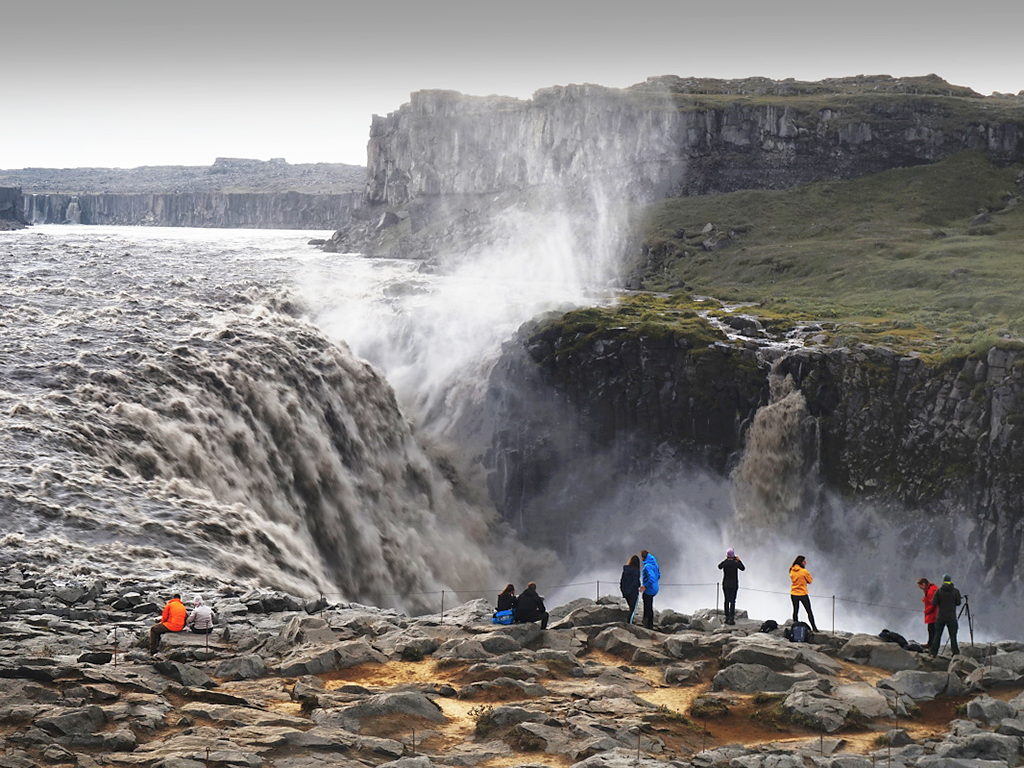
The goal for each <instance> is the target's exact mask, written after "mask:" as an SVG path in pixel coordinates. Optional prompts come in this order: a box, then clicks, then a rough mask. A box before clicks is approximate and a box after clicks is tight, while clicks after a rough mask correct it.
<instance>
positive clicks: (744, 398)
mask: <svg viewBox="0 0 1024 768" xmlns="http://www.w3.org/2000/svg"><path fill="white" fill-rule="evenodd" d="M749 346H750V345H748V344H741V343H739V342H736V343H734V344H726V343H720V342H719V343H715V344H712V345H711V346H707V345H706V343H705V344H703V345H701V344H687V343H686V341H685V340H684V339H675V340H671V341H667V340H666V339H665V338H664V337H663V336H659V335H657V334H654V333H651V334H647V335H644V334H640V335H636V334H633V333H630V332H627V331H626V330H625V329H621V328H609V329H607V330H606V331H605V332H603V333H596V334H591V335H589V336H588V337H587V340H586V342H585V343H581V342H580V340H579V338H578V334H577V333H575V332H574V331H572V330H571V329H569V330H568V331H566V332H565V333H562V332H561V331H560V330H559V325H558V323H554V324H550V325H547V326H545V327H544V328H543V329H542V330H541V331H537V330H536V329H535V328H534V329H531V328H527V329H524V331H523V332H522V334H521V335H520V337H519V338H517V339H516V340H515V341H513V342H511V343H509V344H508V345H507V346H506V351H505V356H504V358H503V360H502V361H501V362H500V363H499V365H497V366H496V368H495V370H494V373H493V376H492V386H491V387H490V392H491V397H492V401H491V405H492V412H493V414H494V419H495V428H494V435H495V438H494V443H493V450H492V452H491V453H489V454H488V455H487V456H486V457H484V461H485V463H486V464H487V467H488V469H489V471H490V473H491V474H490V478H491V481H490V490H491V494H492V497H493V498H494V500H495V502H496V504H497V505H498V507H499V508H500V509H501V510H502V511H503V514H504V515H505V516H506V519H508V520H510V521H517V520H521V519H522V518H523V516H524V515H525V516H526V517H527V519H528V520H531V521H537V520H544V519H546V518H548V517H552V516H558V515H565V514H567V513H566V507H565V505H566V503H567V502H566V501H565V496H566V494H564V493H561V492H559V491H558V488H559V487H560V486H559V484H560V483H570V484H571V487H572V488H573V491H572V492H571V493H569V494H568V495H569V496H570V497H572V498H578V497H580V496H581V494H585V491H586V488H587V487H588V485H590V484H591V483H592V484H594V485H595V487H602V486H601V483H600V475H599V474H598V475H596V476H595V477H594V478H592V481H591V479H588V480H587V481H586V482H583V481H581V478H584V477H587V478H589V477H590V476H589V475H588V474H587V472H588V467H590V466H591V465H594V464H595V463H596V461H597V457H604V458H606V457H609V456H611V457H614V458H613V460H612V461H611V462H610V464H601V466H614V467H616V471H634V472H638V473H639V475H640V476H643V475H644V473H645V472H650V471H651V468H652V467H653V466H655V465H656V464H657V462H658V461H661V460H663V459H664V458H665V457H666V456H673V457H675V458H676V459H682V460H684V461H685V460H687V459H688V460H690V461H692V462H694V463H697V464H700V465H701V466H704V467H710V468H711V469H712V470H714V471H716V472H718V473H720V474H721V475H722V476H723V478H724V476H726V475H727V474H728V473H729V472H730V471H731V470H732V468H733V467H735V466H736V464H737V462H738V459H739V456H740V452H741V451H742V450H743V448H744V446H745V443H746V440H747V437H748V431H749V428H750V426H751V424H753V422H754V417H755V415H756V414H757V412H758V411H759V409H761V408H763V407H764V406H766V405H767V404H768V402H769V389H770V388H769V378H770V377H771V376H776V377H789V378H790V379H791V380H792V386H793V387H795V391H796V392H797V393H798V394H799V396H800V397H802V399H803V401H804V403H805V405H804V406H803V408H804V415H803V416H802V417H801V419H800V420H798V421H797V422H794V423H793V424H792V425H791V426H792V429H794V430H797V431H798V432H799V433H800V434H799V435H798V436H797V438H796V439H797V441H798V442H801V441H802V442H804V443H805V446H804V450H805V452H806V454H807V461H806V464H805V469H807V471H811V470H812V469H813V471H814V472H815V473H816V475H815V477H814V478H813V480H814V483H813V485H814V487H815V488H820V489H821V491H823V492H830V493H833V494H836V495H838V496H840V497H843V498H845V499H847V500H849V503H851V504H855V505H856V504H859V505H873V506H874V507H875V508H877V509H890V510H891V511H892V514H894V515H898V514H901V513H911V512H914V511H920V512H923V513H926V514H927V516H928V519H929V520H931V521H932V523H933V525H930V526H929V528H934V529H935V530H936V531H941V530H947V529H948V530H949V533H948V534H947V536H948V535H953V534H952V530H953V529H952V528H950V527H949V526H952V525H962V526H963V528H962V530H964V531H967V532H968V533H967V534H966V535H967V538H966V539H965V540H963V541H961V542H959V543H960V545H962V546H964V547H966V548H967V549H966V551H970V552H973V553H975V554H976V555H977V556H976V557H972V558H970V559H969V561H967V562H964V563H963V564H962V566H961V567H962V568H964V569H967V568H971V569H972V574H973V578H974V579H976V581H975V583H978V582H979V581H980V583H981V584H983V585H984V587H985V589H986V590H987V591H988V592H989V595H990V596H991V595H992V594H998V593H999V592H1001V591H1002V590H1004V589H1011V590H1012V589H1019V588H1020V586H1021V579H1022V577H1021V575H1020V572H1019V569H1018V567H1017V564H1018V563H1019V562H1020V560H1021V558H1022V557H1024V550H1022V548H1024V524H1022V521H1024V501H1022V499H1024V470H1022V468H1024V424H1022V423H1021V415H1020V414H1021V413H1022V412H1024V351H1022V350H1020V349H1016V348H1010V349H1003V348H999V347H994V348H992V349H990V350H988V351H987V352H986V353H984V354H974V355H970V356H968V357H965V358H960V359H956V360H950V361H948V362H945V363H926V362H925V361H924V360H923V359H922V358H920V357H916V356H903V355H899V354H897V353H894V352H892V351H890V350H888V349H885V348H881V347H868V346H862V347H859V348H856V349H846V348H810V347H809V348H801V349H798V350H795V351H790V352H788V353H784V354H783V355H782V357H781V359H779V360H778V361H777V362H776V363H775V365H774V367H773V366H772V365H771V364H770V363H769V361H768V360H767V359H765V360H759V358H758V356H757V353H756V352H755V351H754V350H752V349H750V348H749ZM573 478H575V480H573ZM781 480H782V479H781V478H780V479H779V481H780V482H781ZM596 493H600V491H596ZM814 501H815V500H814V499H805V502H806V503H804V504H803V505H800V507H801V509H802V510H804V511H805V513H806V514H809V512H806V510H808V504H813V503H814ZM581 503H582V506H581V508H582V509H585V507H586V502H585V501H584V502H581ZM812 517H813V516H812ZM936 535H938V534H936ZM940 538H941V537H940Z"/></svg>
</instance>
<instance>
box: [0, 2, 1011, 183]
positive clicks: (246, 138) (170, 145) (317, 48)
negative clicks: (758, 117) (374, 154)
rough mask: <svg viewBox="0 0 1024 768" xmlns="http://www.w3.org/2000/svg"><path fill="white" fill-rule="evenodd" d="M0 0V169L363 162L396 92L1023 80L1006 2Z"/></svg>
mask: <svg viewBox="0 0 1024 768" xmlns="http://www.w3.org/2000/svg"><path fill="white" fill-rule="evenodd" d="M40 9H41V6H33V5H31V4H28V3H20V4H17V5H14V6H12V7H10V8H6V9H5V10H4V11H3V12H2V18H3V22H4V23H3V26H2V27H0V40H2V43H3V44H2V50H4V52H5V54H6V55H5V56H4V59H5V61H6V63H7V65H8V72H9V73H13V76H12V77H11V78H10V80H9V81H8V87H7V88H6V89H5V95H4V103H3V109H2V114H3V141H2V142H0V168H2V169H6V170H14V169H20V168H28V167H40V168H73V167H119V168H133V167H138V166H143V165H193V166H194V165H200V166H204V165H210V164H212V163H213V162H214V160H215V159H216V158H217V157H246V158H255V159H261V160H269V159H271V158H277V157H279V158H284V159H285V160H287V161H288V162H289V163H313V162H332V163H349V164H353V165H365V164H366V143H367V139H368V137H369V128H370V122H371V118H372V116H373V115H374V114H377V115H385V114H388V113H389V112H393V111H395V110H396V109H398V108H399V107H400V106H401V105H402V104H404V103H406V102H407V101H408V100H409V95H410V94H411V93H412V92H414V91H419V90H428V89H446V90H455V91H460V92H462V93H467V94H474V95H488V94H500V95H504V96H513V97H517V98H522V99H528V98H530V97H531V96H532V94H533V93H535V92H536V91H537V90H539V89H541V88H546V87H549V86H554V85H566V84H570V83H596V84H600V85H605V86H610V87H626V86H629V85H632V84H634V83H639V82H643V81H644V80H646V79H647V78H648V77H656V76H659V75H679V76H681V77H706V78H721V79H733V78H742V77H752V76H763V77H769V78H773V79H785V78H789V77H792V78H795V79H797V80H811V81H813V80H821V79H824V78H829V77H847V76H854V75H858V74H867V75H879V74H887V75H892V76H894V77H910V76H921V75H927V74H933V73H934V74H937V75H939V76H940V77H942V78H944V79H945V80H947V81H949V82H950V83H953V84H955V85H961V86H967V87H970V88H972V89H974V90H975V91H977V92H979V93H981V94H989V93H992V92H1000V93H1014V94H1016V93H1018V92H1019V91H1021V90H1024V70H1022V69H1021V68H1020V67H1019V66H1016V63H1017V59H1018V58H1019V53H1018V51H1019V40H1018V39H1017V38H1018V36H1019V30H1020V29H1021V28H1024V4H1022V3H1019V2H1007V1H999V0H997V2H996V3H995V4H994V5H993V4H991V3H990V4H988V5H987V6H986V8H985V18H984V21H983V22H982V21H981V20H978V22H977V23H979V24H981V23H983V24H984V33H983V34H982V33H980V31H979V32H972V30H971V29H970V24H971V20H970V19H966V18H965V14H964V11H963V10H957V9H953V8H949V7H947V6H941V5H935V4H927V5H926V4H924V3H921V2H919V1H917V0H889V2H884V3H883V2H879V0H865V2H863V3H860V4H859V5H857V6H856V7H855V8H854V9H853V10H850V9H851V6H848V5H844V6H840V5H839V4H819V5H817V6H808V5H807V4H805V3H797V2H795V0H781V2H779V3H775V4H773V5H771V6H766V5H764V4H763V3H756V4H755V3H754V2H751V0H733V2H731V3H729V4H728V5H727V6H725V5H721V4H718V5H713V6H709V7H705V6H704V5H698V4H696V3H679V2H675V1H672V0H637V2H634V3H630V4H628V5H620V6H605V5H603V4H596V3H593V2H584V1H583V0H562V1H556V2H548V3H542V2H539V1H538V0H524V1H523V2H519V3H516V4H514V5H511V4H501V5H499V4H486V3H472V2H468V0H439V1H436V2H432V3H413V2H392V3H389V4H387V5H383V4H378V3H374V4H371V3H367V2H352V1H351V0H292V2H288V3H271V2H267V0H203V1H202V2H200V1H199V0H181V1H180V2H177V3H173V4H171V3H155V2H137V0H95V2H93V3H89V4H85V3H82V4H75V5H68V4H61V5H60V6H58V7H56V8H54V7H52V6H47V10H46V11H45V13H44V12H43V11H41V10H40Z"/></svg>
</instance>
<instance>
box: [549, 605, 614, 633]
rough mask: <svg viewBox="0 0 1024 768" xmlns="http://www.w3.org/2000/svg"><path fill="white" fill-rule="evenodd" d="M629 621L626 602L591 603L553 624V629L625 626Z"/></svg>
mask: <svg viewBox="0 0 1024 768" xmlns="http://www.w3.org/2000/svg"><path fill="white" fill-rule="evenodd" d="M588 602H589V601H588ZM628 619H629V611H627V610H626V604H625V602H622V603H620V604H618V605H602V604H600V603H591V604H588V605H582V606H580V607H578V608H576V609H575V610H573V611H572V612H571V613H569V614H567V615H566V616H565V618H563V619H561V620H559V621H558V622H557V623H552V624H551V628H552V629H564V628H566V627H586V626H592V625H594V624H616V623H623V624H624V623H625V622H626V621H627V620H628Z"/></svg>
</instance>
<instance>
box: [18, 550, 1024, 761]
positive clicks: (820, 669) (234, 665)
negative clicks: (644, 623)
mask: <svg viewBox="0 0 1024 768" xmlns="http://www.w3.org/2000/svg"><path fill="white" fill-rule="evenodd" d="M197 587H198V585H194V584H167V585H166V589H165V590H163V589H162V590H160V591H159V593H147V594H144V593H141V592H139V591H138V582H133V583H128V582H123V583H122V582H120V581H114V580H111V581H109V582H100V581H97V582H93V583H86V584H83V583H80V582H76V581H74V580H69V579H60V578H57V577H55V576H54V575H53V574H48V573H42V572H33V569H32V568H31V567H24V566H23V567H20V568H12V569H10V570H9V572H8V573H7V575H6V578H4V577H2V576H0V766H3V767H4V768H10V767H18V766H35V765H42V764H50V765H69V766H71V765H74V766H145V767H147V768H149V767H152V768H174V767H177V768H190V767H192V766H210V765H216V766H236V765H237V766H289V767H292V768H300V767H305V766H338V765H344V766H356V765H362V766H377V765H383V764H390V765H393V766H395V767H396V768H398V767H399V766H402V767H407V768H428V767H429V766H432V765H451V766H476V765H495V764H498V763H496V761H500V765H524V766H525V765H557V766H569V765H578V766H619V765H621V766H623V767H624V768H625V766H627V765H628V766H635V765H637V764H641V763H642V764H653V763H659V764H661V763H669V764H673V765H678V766H703V767H706V768H711V767H712V766H723V767H724V766H729V768H745V767H747V766H749V767H750V768H755V767H760V766H769V765H770V766H773V767H774V766H779V767H782V766H801V767H802V768H803V767H806V766H809V765H815V766H821V767H822V768H856V767H859V766H868V765H871V764H873V763H877V761H878V760H879V759H888V760H892V761H893V763H892V764H896V765H901V766H921V767H922V768H923V767H925V766H954V765H955V766H960V765H969V766H988V765H991V766H995V765H1010V766H1013V765H1018V764H1020V763H1021V762H1022V761H1024V694H1022V693H1021V691H1022V690H1024V685H1022V684H1021V683H1020V681H1019V680H1018V679H1017V678H1016V670H1018V669H1019V668H1020V664H1021V662H1020V657H1021V654H1020V651H1019V650H1018V646H1017V644H1007V643H998V644H991V645H988V644H986V645H977V646H973V647H969V648H965V651H969V655H968V653H967V652H965V654H964V655H963V656H960V657H955V658H952V659H950V658H949V657H944V656H940V657H939V658H938V659H932V658H931V657H930V656H927V655H925V654H917V653H910V654H908V655H909V656H910V657H911V659H912V661H913V664H912V665H911V664H909V662H908V663H906V664H904V665H903V666H904V667H910V666H912V667H913V668H903V669H899V670H897V671H892V670H891V669H889V668H888V667H891V666H894V665H892V664H888V665H886V664H881V665H871V664H869V662H870V661H871V660H872V659H874V660H875V661H876V662H877V661H879V660H881V661H883V662H888V661H890V659H889V657H886V656H884V655H880V654H878V653H876V649H875V648H874V645H875V644H874V642H873V641H872V640H871V639H870V638H868V637H867V636H857V635H848V634H844V633H838V635H837V636H836V637H830V636H827V635H824V634H819V635H815V636H814V637H812V642H811V643H791V642H789V641H787V640H784V639H783V638H781V637H780V636H779V633H778V632H776V633H770V634H769V633H758V632H757V631H756V628H754V626H753V625H755V624H759V622H757V621H751V622H749V625H750V627H751V628H750V629H744V628H742V627H728V626H724V625H721V624H720V623H718V622H715V621H711V619H712V618H713V616H712V614H713V612H711V611H704V612H698V613H700V616H694V617H684V618H686V619H687V621H686V622H681V621H679V619H680V618H681V615H676V614H673V615H671V616H668V615H667V614H666V616H667V618H669V619H671V621H670V622H668V623H667V624H657V625H656V626H655V629H654V630H653V631H651V630H645V629H642V628H639V627H631V626H627V625H626V624H625V622H624V620H623V618H622V617H621V616H619V615H617V614H616V612H615V611H616V610H618V609H619V608H620V606H618V605H617V600H615V599H614V598H602V599H601V601H600V603H594V602H593V601H590V600H582V601H574V605H573V606H571V607H570V608H569V609H568V610H559V609H558V608H555V609H554V610H553V611H552V613H553V614H557V615H558V616H559V617H560V618H559V621H558V624H557V626H558V628H550V629H548V630H546V631H542V630H540V628H539V626H538V625H536V624H522V625H512V626H508V627H504V626H501V627H499V626H495V625H493V624H491V623H490V621H489V614H490V609H491V607H490V605H489V603H488V602H486V601H484V600H477V601H472V602H470V603H466V604H464V605H461V606H459V607H458V608H456V609H455V610H454V611H452V612H449V613H447V614H446V615H444V616H443V617H442V616H440V615H434V616H419V617H410V616H405V615H402V614H399V613H396V612H395V611H393V610H381V609H377V608H373V607H367V606H363V605H357V604H349V603H328V604H324V601H318V602H316V603H313V602H310V603H309V604H308V605H307V604H306V602H305V601H304V600H303V599H301V598H297V597H294V596H290V595H286V594H282V593H279V592H272V591H269V590H246V589H243V588H240V587H238V586H235V585H223V586H220V587H217V588H213V589H211V588H209V587H207V588H206V589H205V590H203V594H204V596H205V598H206V601H207V603H208V604H211V605H213V606H215V608H216V610H217V613H218V615H219V617H220V623H219V624H218V626H217V627H216V629H215V632H214V633H213V634H211V635H192V634H185V633H181V634H177V633H175V634H169V635H164V636H163V638H162V644H161V648H160V650H159V652H158V653H157V654H156V655H155V656H150V654H149V653H148V651H147V650H146V641H147V639H148V628H149V626H150V625H151V624H152V623H154V622H155V621H156V620H157V618H158V611H159V607H160V606H161V605H162V603H163V602H164V601H165V599H166V598H167V597H169V595H170V594H171V593H172V592H180V593H182V594H183V595H188V594H192V593H194V592H196V591H197ZM165 592H166V594H164V593H165ZM140 606H148V607H149V608H150V610H149V612H148V613H147V612H145V611H140V610H137V609H138V608H139V607H140ZM621 613H622V614H624V613H625V610H624V606H622V607H621ZM701 617H703V619H704V620H705V621H704V622H702V621H699V620H698V619H701ZM599 618H600V619H603V620H604V623H593V622H596V621H597V620H598V619H599ZM690 619H693V621H690ZM577 622H578V623H579V624H580V626H579V627H577V626H574V625H575V624H576V623H577ZM702 623H706V624H707V625H708V626H709V627H710V628H709V629H707V630H695V629H693V626H696V625H701V624H702ZM676 628H680V629H681V630H682V631H678V632H673V631H671V630H673V629H676ZM584 629H585V630H586V631H583V630H584ZM666 630H668V631H666ZM879 642H880V641H879ZM681 659H685V661H682V660H681ZM1001 673H1004V674H1001ZM1006 674H1009V675H1011V676H1012V677H1011V678H1007V677H1006ZM956 718H960V719H956Z"/></svg>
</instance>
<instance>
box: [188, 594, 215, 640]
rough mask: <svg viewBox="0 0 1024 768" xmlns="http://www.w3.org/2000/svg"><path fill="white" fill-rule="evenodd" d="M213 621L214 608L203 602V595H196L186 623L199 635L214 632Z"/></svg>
mask: <svg viewBox="0 0 1024 768" xmlns="http://www.w3.org/2000/svg"><path fill="white" fill-rule="evenodd" d="M213 621H214V619H213V609H212V608H210V606H208V605H206V604H205V603H203V596H202V595H196V596H195V599H193V600H192V613H190V614H189V615H188V619H186V620H185V625H186V626H187V627H188V628H189V629H191V630H192V631H193V632H194V633H195V634H197V635H208V634H210V633H211V632H213Z"/></svg>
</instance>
